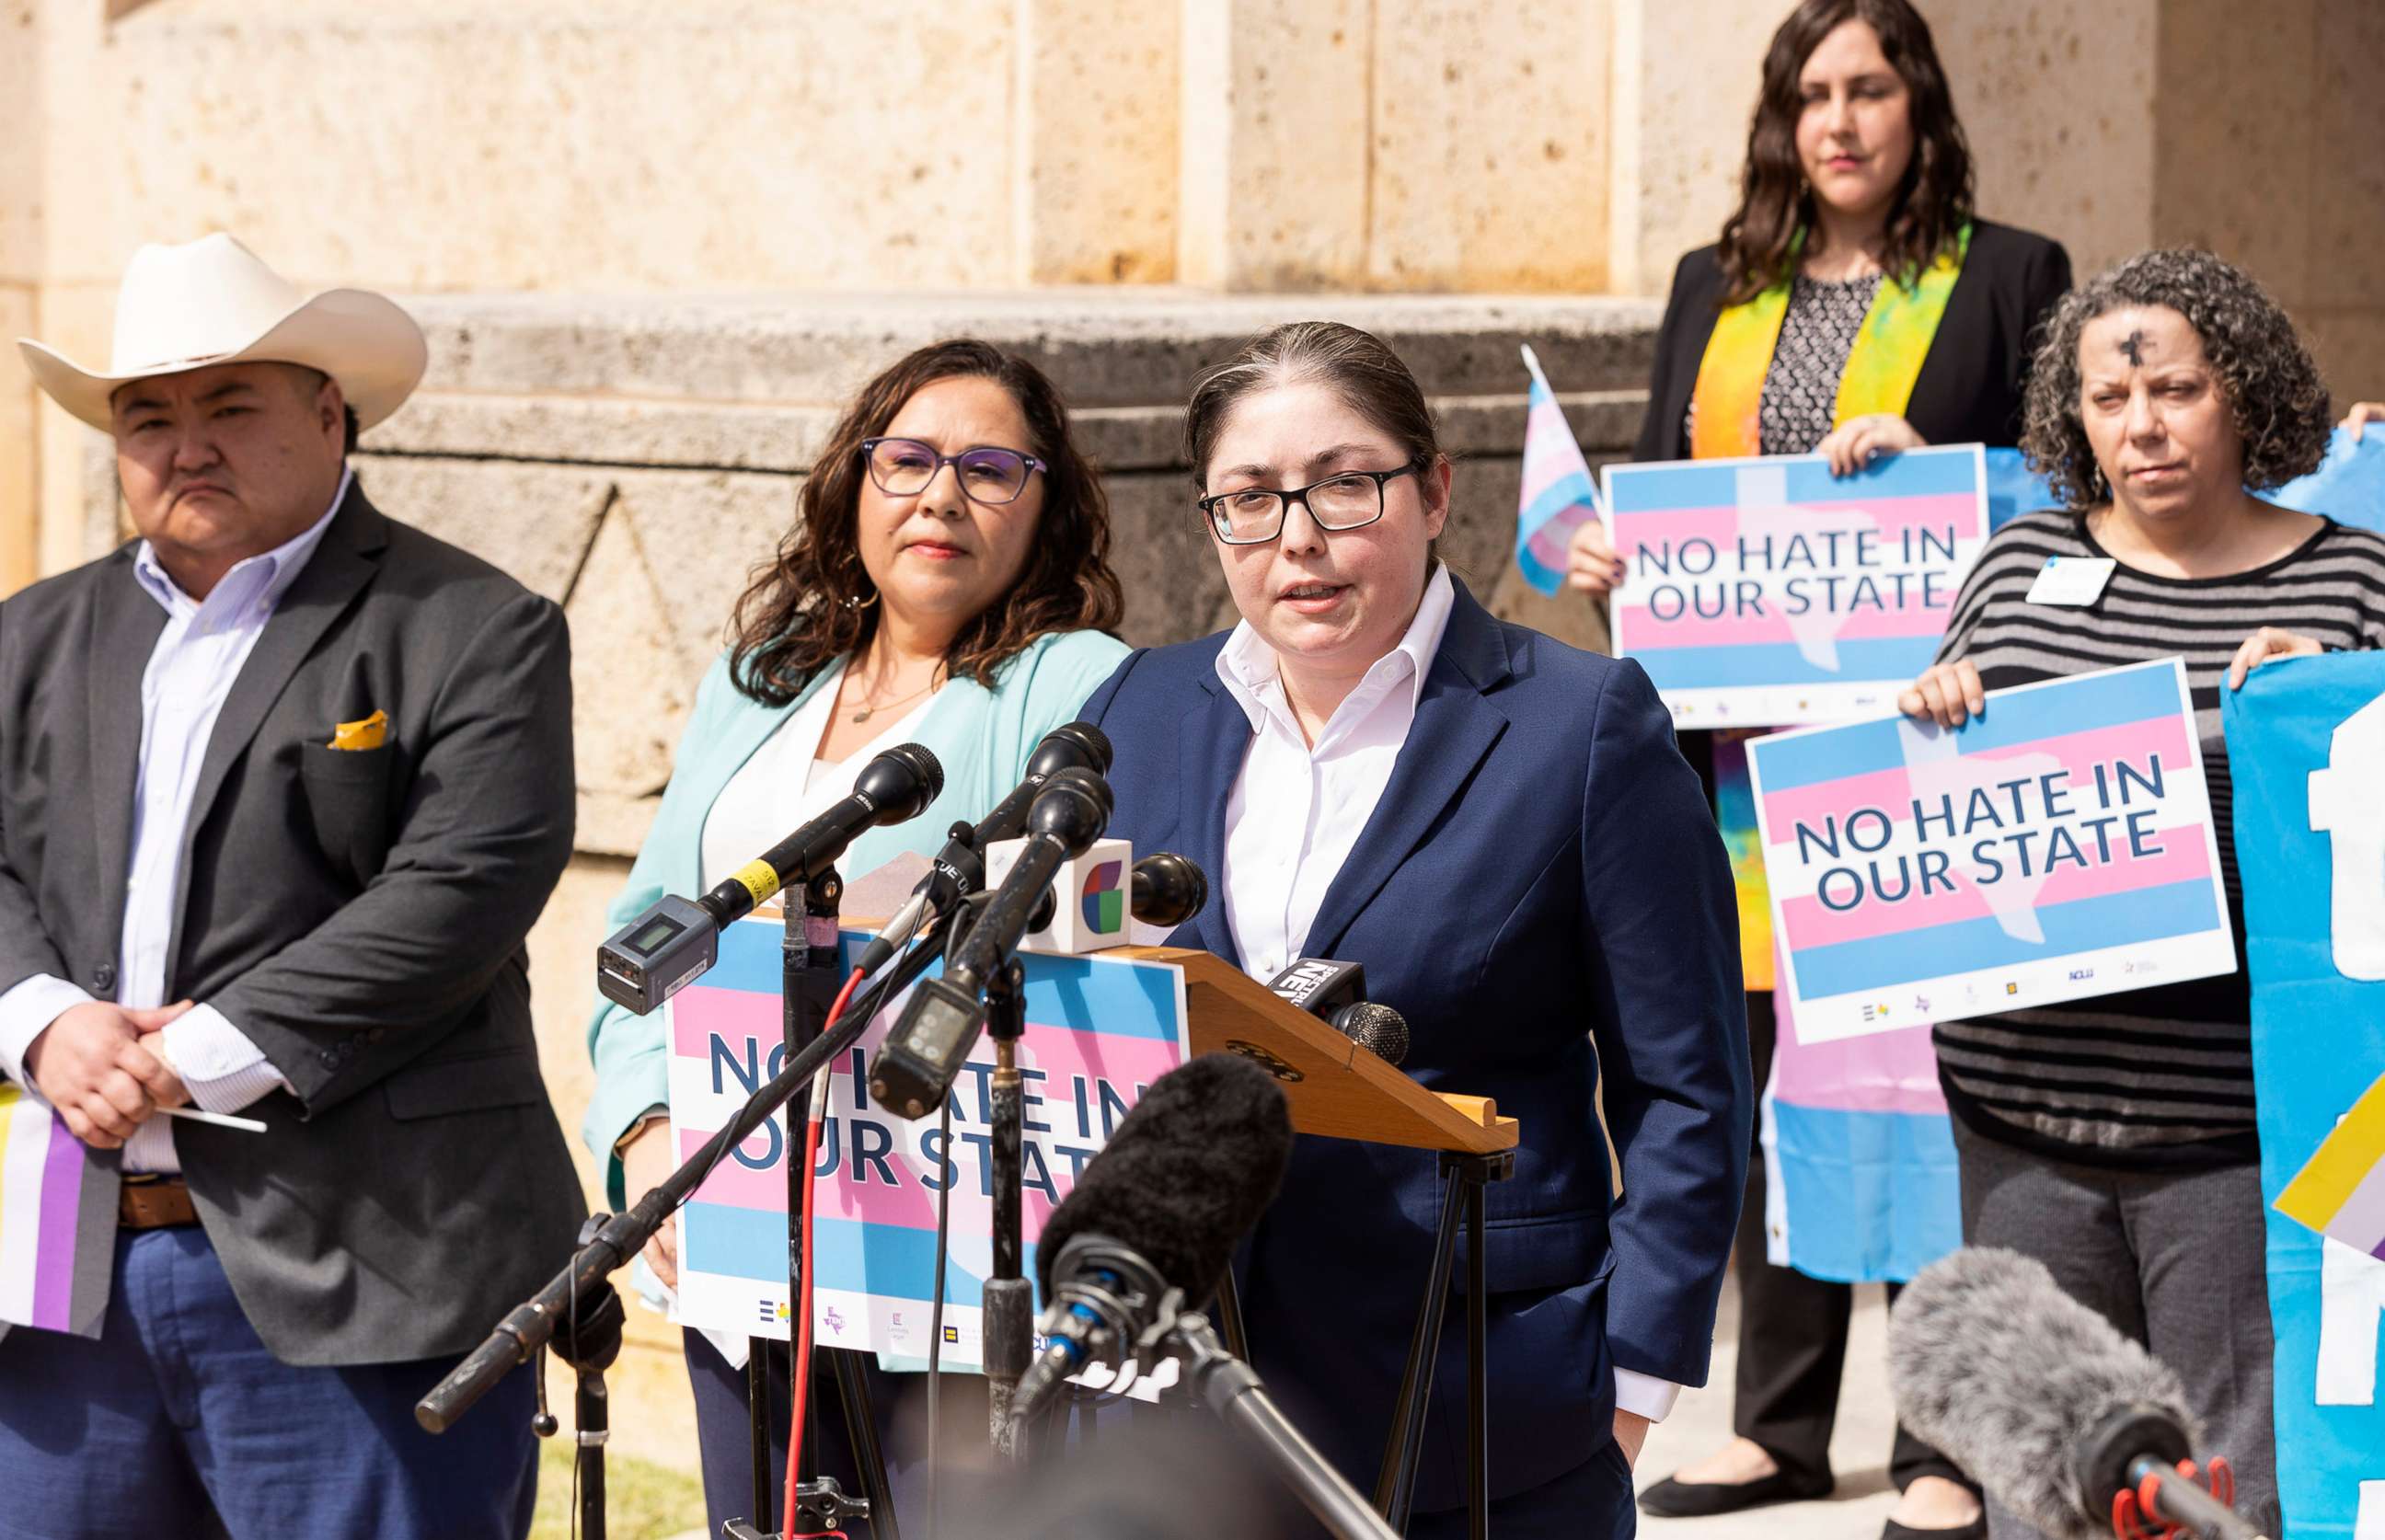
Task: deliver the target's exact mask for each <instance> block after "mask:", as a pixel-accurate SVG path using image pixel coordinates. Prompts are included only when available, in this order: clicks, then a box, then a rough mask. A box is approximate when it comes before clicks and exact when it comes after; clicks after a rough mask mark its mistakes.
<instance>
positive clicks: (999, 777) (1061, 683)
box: [580, 631, 1127, 1209]
mask: <svg viewBox="0 0 2385 1540" xmlns="http://www.w3.org/2000/svg"><path fill="white" fill-rule="evenodd" d="M1126 654H1127V647H1126V644H1125V643H1124V642H1122V641H1119V640H1117V639H1116V638H1114V637H1110V636H1105V635H1104V634H1103V633H1101V632H1099V631H1066V632H1057V633H1053V634H1050V635H1046V636H1043V637H1039V638H1037V639H1036V640H1034V641H1033V642H1030V644H1029V645H1028V647H1027V649H1026V651H1024V652H1020V653H1019V654H1018V656H1017V657H1015V658H1013V659H1011V660H1010V662H1009V663H1007V664H1004V665H1003V667H1002V669H1001V670H1000V673H999V676H998V677H997V679H996V682H995V684H994V687H993V689H990V690H989V689H986V688H985V687H984V686H982V685H980V684H977V683H976V682H974V681H973V680H969V679H955V680H954V681H953V682H952V683H950V684H948V685H946V686H945V687H944V688H943V689H941V690H938V691H937V692H936V695H935V697H934V699H932V700H931V701H930V702H928V710H927V712H926V714H924V715H922V716H921V717H920V719H919V725H918V731H917V733H916V734H915V735H914V736H915V738H916V739H917V741H918V742H920V743H923V744H925V745H927V747H928V748H929V749H930V751H933V753H934V754H935V756H936V758H937V760H938V761H939V762H941V763H942V764H943V767H944V789H943V795H941V796H939V797H938V798H937V799H936V800H935V801H933V802H931V803H930V804H929V806H928V811H927V812H925V813H921V814H920V815H919V816H918V817H917V818H913V819H911V820H909V821H908V822H905V823H901V824H896V825H894V826H891V827H885V828H874V829H871V830H869V831H868V832H867V833H865V834H863V835H862V836H861V837H860V838H857V839H855V841H854V842H853V844H852V847H851V848H850V849H849V850H848V851H846V853H845V857H844V860H843V869H844V870H845V871H846V872H847V873H849V874H852V875H854V876H862V875H866V874H868V873H869V872H873V871H875V870H877V869H878V868H879V867H880V866H882V865H884V864H885V863H887V862H889V861H892V860H893V859H894V858H895V857H896V856H898V855H902V854H904V853H905V852H906V851H917V852H918V853H919V854H921V855H930V856H931V855H933V854H935V852H936V851H939V850H941V849H943V843H944V832H945V831H946V830H947V829H949V828H950V827H951V826H953V824H954V823H955V821H957V820H962V819H968V820H972V821H974V820H975V819H978V818H980V817H982V816H983V815H984V814H985V812H986V810H987V809H989V808H991V807H993V804H994V803H995V802H996V801H999V800H1001V798H1002V796H1003V794H1004V793H1005V792H1007V791H1008V790H1009V789H1011V788H1012V787H1014V786H1016V785H1018V777H1019V776H1021V775H1023V774H1024V773H1025V772H1026V768H1027V756H1028V755H1029V754H1030V753H1031V752H1033V751H1034V749H1035V744H1036V742H1037V740H1038V739H1042V738H1043V735H1044V734H1045V733H1047V732H1050V731H1051V730H1052V729H1053V728H1055V727H1058V726H1060V725H1061V724H1062V723H1064V722H1073V721H1075V720H1076V717H1077V709H1078V708H1079V707H1080V706H1081V705H1083V704H1084V703H1085V698H1086V697H1087V696H1089V695H1091V694H1092V693H1093V690H1094V689H1095V688H1096V687H1097V686H1099V685H1100V684H1101V682H1102V681H1103V680H1105V679H1106V678H1108V677H1110V674H1111V673H1112V672H1113V671H1114V670H1115V669H1116V668H1117V667H1118V660H1119V659H1121V658H1123V657H1125V656H1126ZM823 677H825V675H823ZM821 683H822V679H814V680H813V681H812V683H811V684H810V685H809V686H808V687H806V688H805V690H804V691H803V693H802V694H800V695H798V696H797V697H796V698H795V699H794V700H793V701H792V702H789V703H788V704H786V705H784V706H765V705H761V704H759V703H757V702H755V701H754V700H752V699H751V698H749V697H747V696H745V695H743V694H740V693H739V692H738V690H737V688H736V687H735V686H734V685H732V684H730V680H729V660H728V657H727V655H726V654H723V655H722V656H721V657H720V658H719V659H718V660H716V661H715V662H714V664H713V665H712V667H711V668H710V669H709V670H707V671H706V674H705V676H704V682H703V683H702V684H701V685H699V686H698V687H697V688H696V692H695V710H694V712H693V714H691V715H690V716H689V717H688V722H687V729H686V731H684V732H682V733H681V735H680V740H679V751H678V753H677V754H676V755H675V756H674V757H673V759H672V762H671V778H670V784H669V785H668V787H666V788H664V789H663V803H662V806H661V808H660V809H658V810H657V811H656V813H655V822H654V826H653V827H652V828H651V829H649V830H648V831H647V833H646V842H645V844H644V845H643V846H642V847H641V848H640V849H639V851H638V860H637V863H636V864H635V865H633V866H631V868H630V885H629V886H628V887H627V888H624V889H622V891H621V895H620V896H619V897H618V898H617V899H615V900H613V902H612V904H611V906H610V907H608V908H607V909H606V911H605V932H606V935H608V936H609V935H611V934H612V933H613V932H614V931H615V930H617V929H618V928H619V927H621V926H622V925H627V924H629V923H630V921H631V920H632V919H634V918H635V917H636V916H637V915H638V914H640V913H643V911H644V910H645V909H646V908H647V906H648V905H650V904H652V903H653V902H654V901H655V900H657V899H659V898H661V897H662V896H663V895H664V894H665V893H677V894H679V895H680V896H681V897H682V898H693V897H694V896H695V895H696V893H697V892H698V890H699V889H698V888H697V877H698V874H699V871H700V869H701V866H702V861H703V845H704V821H705V818H706V816H707V815H708V814H709V813H711V811H712V803H713V801H714V799H716V798H718V796H719V795H720V792H721V789H722V788H723V787H726V786H727V785H728V784H729V781H730V776H734V775H736V774H737V772H738V771H739V770H740V769H741V768H743V766H744V764H745V762H746V760H748V759H749V758H751V757H752V756H753V753H754V751H755V750H756V749H759V748H760V747H761V746H762V744H763V741H764V740H765V739H768V737H769V736H770V734H771V733H772V732H774V731H775V730H777V728H778V727H779V724H780V723H781V722H784V721H785V720H786V719H787V718H788V717H789V716H790V715H792V714H793V713H794V712H795V711H796V710H797V709H798V708H799V707H801V706H802V705H803V703H804V702H805V701H808V700H810V699H811V696H812V692H813V691H814V690H816V689H819V687H820V685H821ZM591 950H593V946H592V949H591ZM588 1052H589V1055H590V1057H592V1058H593V1059H594V1060H595V1062H596V1094H595V1096H594V1097H593V1099H591V1100H590V1101H589V1103H588V1115H587V1116H586V1117H585V1118H582V1119H581V1124H580V1135H581V1138H583V1139H584V1140H586V1141H587V1144H588V1149H589V1151H590V1152H591V1153H592V1154H593V1155H594V1156H595V1157H596V1159H597V1160H598V1161H602V1162H603V1163H604V1165H605V1186H606V1192H607V1193H608V1194H609V1195H610V1198H611V1201H612V1205H613V1207H614V1208H616V1209H618V1208H620V1207H621V1205H622V1203H623V1201H624V1198H623V1196H622V1192H621V1163H620V1161H618V1160H616V1159H614V1156H613V1146H614V1145H615V1144H616V1143H617V1142H618V1140H619V1139H620V1137H621V1136H622V1135H624V1134H626V1133H628V1132H629V1131H630V1128H631V1124H635V1123H636V1122H637V1121H638V1119H639V1118H641V1117H643V1115H644V1114H645V1113H646V1112H647V1111H648V1110H649V1109H651V1108H654V1107H659V1106H662V1105H665V1104H666V1103H668V1100H669V1099H670V1098H669V1091H668V1070H667V1066H668V1062H669V1049H668V1046H667V1045H666V1044H665V1043H664V1041H663V1015H662V1012H660V1011H656V1012H653V1013H651V1014H649V1015H644V1016H633V1015H631V1013H630V1012H628V1011H627V1010H625V1009H623V1008H622V1007H620V1006H618V1005H616V1004H614V1003H613V1002H612V1001H611V1000H606V999H605V998H603V997H602V996H599V997H598V998H597V1001H596V1013H595V1016H594V1018H593V1020H592V1021H590V1022H589V1024H588Z"/></svg>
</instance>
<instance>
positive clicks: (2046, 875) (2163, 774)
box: [1748, 658, 2236, 1042]
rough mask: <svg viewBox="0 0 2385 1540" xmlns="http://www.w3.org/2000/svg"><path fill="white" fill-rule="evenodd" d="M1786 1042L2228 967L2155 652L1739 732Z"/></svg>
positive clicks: (2199, 774) (2185, 709) (2224, 923)
mask: <svg viewBox="0 0 2385 1540" xmlns="http://www.w3.org/2000/svg"><path fill="white" fill-rule="evenodd" d="M1748 759H1749V765H1750V769H1751V776H1752V779H1753V780H1754V787H1755V798H1756V802H1755V806H1756V819H1757V826H1758V829H1759V831H1760V833H1761V837H1762V839H1763V842H1764V861H1765V876H1766V877H1767V880H1768V882H1769V883H1770V886H1771V889H1772V906H1773V926H1774V930H1775V933H1776V935H1777V936H1778V937H1779V942H1780V949H1781V955H1782V957H1783V959H1784V960H1785V962H1786V964H1787V971H1786V972H1785V974H1783V975H1782V976H1781V977H1780V979H1779V987H1783V988H1786V989H1788V990H1789V991H1790V992H1791V1003H1792V1008H1793V1010H1794V1012H1795V1016H1796V1021H1797V1032H1798V1036H1799V1037H1801V1038H1803V1039H1805V1040H1808V1041H1814V1042H1825V1041H1829V1040H1831V1039H1834V1038H1839V1037H1854V1036H1857V1035H1860V1034H1863V1033H1867V1032H1884V1031H1891V1030H1893V1029H1895V1028H1897V1027H1902V1026H1911V1025H1915V1024H1917V1023H1920V1022H1934V1021H1949V1020H1955V1019H1959V1018H1962V1017H1967V1016H1981V1015H1988V1014H1992V1013H1993V1012H1999V1011H2011V1010H2018V1009H2023V1008H2026V1007H2029V1006H2037V1005H2047V1004H2052V1003H2054V1002H2056V1001H2061V1000H2083V999H2086V998H2088V997H2091V996H2094V995H2104V994H2111V993H2114V992H2117V991H2119V990H2125V989H2136V988H2142V987H2145V986H2147V985H2150V984H2167V983H2175V982H2177V981H2179V980H2180V979H2188V978H2204V977H2210V976H2214V975H2221V974H2228V973H2232V972H2234V971H2235V968H2236V946H2235V941H2234V938H2233V935H2232V933H2231V932H2230V930H2229V923H2228V900H2227V894H2226V891H2225V889H2224V888H2222V886H2221V883H2220V875H2219V848H2218V842H2217V840H2216V838H2215V835H2214V832H2213V825H2212V820H2211V801H2210V794H2209V791H2208V789H2207V787H2206V785H2205V782H2204V767H2203V751H2202V745H2201V743H2200V741H2199V740H2198V739H2197V738H2196V735H2195V731H2194V720H2193V716H2192V714H2191V710H2190V709H2189V702H2188V697H2187V685H2186V669H2185V666H2184V665H2183V664H2181V663H2180V662H2179V660H2177V659H2175V658H2166V659H2163V660H2160V661H2158V662H2154V663H2146V664H2133V665H2131V666H2129V667H2126V668H2116V669H2108V670H2105V671H2104V672H2101V673H2095V674H2083V675H2079V676H2077V677H2072V678H2067V679H2055V680H2050V681H2047V682H2045V683H2042V684H2034V685H2023V686H2020V687H2019V688H2017V689H2001V690H1992V691H1990V692H1989V694H1988V697H1987V711H1986V712H1985V714H1982V715H1979V716H1976V717H1973V718H1972V719H1971V720H1970V721H1968V722H1967V723H1965V724H1964V725H1963V727H1959V728H1957V729H1955V730H1954V731H1951V732H1950V731H1947V730H1945V729H1943V728H1941V727H1937V726H1936V725H1935V724H1922V723H1917V722H1914V721H1911V720H1909V719H1907V718H1904V717H1902V716H1895V717H1888V718H1883V719H1880V720H1877V721H1870V722H1858V723H1850V724H1847V725H1845V726H1842V727H1816V728H1812V729H1809V730H1807V731H1804V732H1794V733H1779V734H1776V735H1774V736H1772V737H1769V738H1761V739H1755V740H1754V742H1752V743H1750V744H1749V745H1748Z"/></svg>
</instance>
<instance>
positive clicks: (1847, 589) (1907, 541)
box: [1606, 448, 1986, 690]
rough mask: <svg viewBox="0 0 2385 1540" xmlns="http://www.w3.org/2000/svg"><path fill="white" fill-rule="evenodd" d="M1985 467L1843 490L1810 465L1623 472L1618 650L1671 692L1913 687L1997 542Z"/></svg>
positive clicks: (1925, 465)
mask: <svg viewBox="0 0 2385 1540" xmlns="http://www.w3.org/2000/svg"><path fill="white" fill-rule="evenodd" d="M1980 467H1981V460H1980V458H1979V452H1978V451H1977V450H1975V449H1964V448H1958V449H1947V450H1935V451H1931V450H1922V451H1916V452H1914V453H1907V454H1899V455H1894V456H1892V457H1890V458H1888V459H1885V460H1882V461H1881V462H1879V464H1878V465H1877V466H1873V467H1872V468H1870V469H1868V470H1866V471H1863V472H1860V473H1858V474H1856V475H1854V476H1851V477H1846V478H1837V477H1833V476H1832V475H1831V474H1830V471H1829V466H1828V464H1827V463H1826V462H1824V461H1822V460H1820V459H1818V458H1806V457H1792V458H1780V459H1767V460H1727V461H1711V462H1709V461H1700V462H1685V463H1680V464H1674V465H1663V466H1655V465H1651V466H1610V467H1609V468H1608V470H1607V473H1606V497H1607V504H1608V515H1609V518H1610V520H1611V524H1612V529H1613V533H1614V536H1615V545H1616V550H1617V553H1619V554H1620V555H1621V556H1622V557H1623V559H1624V560H1625V562H1626V563H1627V564H1629V576H1628V577H1627V578H1626V582H1625V586H1624V588H1623V590H1622V591H1621V592H1619V593H1618V594H1617V597H1616V601H1615V604H1614V616H1615V625H1616V634H1617V638H1618V639H1619V644H1620V650H1621V651H1622V652H1624V653H1625V654H1627V655H1628V656H1630V657H1632V658H1635V659H1637V660H1638V661H1639V663H1640V664H1641V666H1642V667H1643V668H1645V669H1646V670H1647V671H1648V677H1650V678H1651V679H1652V680H1654V681H1655V685H1656V688H1657V689H1660V690H1681V689H1725V688H1731V687H1742V688H1764V687H1780V686H1817V685H1829V684H1858V683H1864V682H1867V681H1883V682H1885V681H1893V682H1896V683H1900V684H1901V683H1903V682H1904V681H1906V680H1909V679H1911V678H1912V677H1914V676H1916V675H1917V674H1919V673H1920V672H1921V671H1922V670H1924V669H1926V668H1927V667H1929V663H1930V659H1931V657H1932V656H1933V655H1934V654H1935V652H1936V651H1937V645H1938V639H1939V637H1940V635H1941V634H1942V632H1943V631H1944V630H1945V627H1946V618H1947V615H1949V614H1950V613H1951V612H1952V609H1953V606H1954V594H1955V591H1956V590H1957V589H1958V588H1959V587H1960V586H1961V583H1962V578H1963V574H1964V573H1965V572H1966V571H1967V570H1968V568H1969V565H1970V564H1971V562H1972V561H1973V560H1974V559H1976V556H1977V553H1978V550H1979V543H1980V542H1981V541H1982V540H1984V539H1985V536H1986V528H1985V518H1986V515H1985V512H1984V507H1985V502H1984V492H1983V488H1982V480H1981V475H1982V473H1981V468H1980ZM1858 540H1860V541H1862V542H1863V544H1862V549H1864V550H1866V551H1867V552H1868V553H1870V554H1871V555H1872V557H1873V558H1874V559H1873V560H1872V561H1871V562H1870V563H1867V564H1866V565H1863V566H1857V565H1855V564H1854V562H1853V561H1852V560H1850V559H1849V558H1848V553H1852V552H1854V551H1855V550H1856V549H1857V544H1856V542H1857V541H1858ZM1792 542H1801V543H1792ZM1933 569H1934V576H1933V577H1932V578H1930V580H1929V582H1928V583H1927V584H1926V585H1925V584H1924V583H1922V582H1921V581H1919V580H1918V578H1917V577H1909V578H1907V579H1906V581H1905V583H1904V586H1903V588H1902V589H1899V588H1898V587H1897V585H1896V582H1895V579H1894V578H1893V577H1892V574H1894V573H1897V572H1904V573H1907V574H1915V575H1917V574H1919V573H1921V572H1922V571H1924V570H1933ZM1826 578H1835V584H1834V585H1833V584H1832V583H1830V582H1828V581H1826ZM1859 579H1867V580H1868V581H1869V583H1870V584H1871V585H1872V586H1871V588H1870V589H1869V590H1863V589H1859V588H1858V586H1857V585H1858V581H1859ZM1751 598H1752V600H1753V602H1751ZM1726 600H1728V602H1726Z"/></svg>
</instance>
